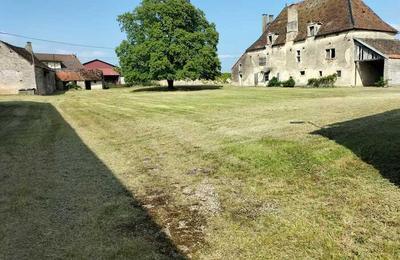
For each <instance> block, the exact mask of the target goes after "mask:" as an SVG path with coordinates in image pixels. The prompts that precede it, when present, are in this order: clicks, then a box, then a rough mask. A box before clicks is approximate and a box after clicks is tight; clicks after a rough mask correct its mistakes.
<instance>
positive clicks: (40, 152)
mask: <svg viewBox="0 0 400 260" xmlns="http://www.w3.org/2000/svg"><path fill="white" fill-rule="evenodd" d="M399 100H400V90H396V89H322V90H308V89H293V90H292V89H289V90H287V89H268V90H267V89H251V88H250V89H239V88H232V87H226V88H225V89H221V90H205V91H192V92H191V91H183V92H173V93H166V92H132V91H131V90H130V89H123V90H111V91H100V92H96V91H93V92H70V93H67V94H65V95H60V96H51V97H15V96H10V97H0V138H1V139H0V144H1V146H0V152H1V154H2V156H0V161H1V162H2V163H1V164H0V172H1V173H2V174H1V175H0V178H1V179H2V180H4V181H2V182H0V190H1V194H2V196H1V198H2V200H1V203H0V210H1V212H2V213H4V214H5V215H6V216H7V217H6V219H5V221H4V222H3V223H2V224H0V232H1V233H0V235H1V237H3V239H2V240H0V241H1V243H0V251H1V252H4V253H3V256H5V258H7V257H10V256H20V257H22V258H24V256H27V255H28V254H30V255H34V256H35V255H36V256H38V257H43V256H53V257H84V258H87V257H96V256H104V257H141V258H144V257H147V258H161V257H167V258H168V257H180V255H179V253H178V252H180V253H182V254H183V255H185V256H188V257H193V258H207V259H210V258H211V259H234V258H240V259H247V258H251V259H257V258H259V259H265V257H266V256H268V257H269V258H310V257H311V258H343V257H345V258H353V257H360V258H377V257H382V258H398V257H400V250H399V248H400V242H399V241H400V191H399V183H400V182H399V172H400V169H399V167H398V166H397V163H396V162H398V161H399V159H400V139H399V138H398V136H399V134H400V112H399V111H400V102H399ZM338 123H339V124H338ZM18 144H19V145H18ZM19 155H21V156H19ZM16 205H18V206H16ZM29 212H31V214H29ZM15 216H20V217H18V218H15ZM21 223H24V224H23V225H21ZM33 241H34V243H33ZM60 242H61V244H62V246H60ZM45 244H49V246H48V247H46V249H45V250H43V247H44V245H45ZM139 251H140V252H139Z"/></svg>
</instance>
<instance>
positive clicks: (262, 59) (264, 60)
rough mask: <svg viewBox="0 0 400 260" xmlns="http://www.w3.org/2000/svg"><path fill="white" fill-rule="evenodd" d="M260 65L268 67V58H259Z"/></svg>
mask: <svg viewBox="0 0 400 260" xmlns="http://www.w3.org/2000/svg"><path fill="white" fill-rule="evenodd" d="M258 64H259V65H260V66H265V65H267V58H266V57H259V58H258Z"/></svg>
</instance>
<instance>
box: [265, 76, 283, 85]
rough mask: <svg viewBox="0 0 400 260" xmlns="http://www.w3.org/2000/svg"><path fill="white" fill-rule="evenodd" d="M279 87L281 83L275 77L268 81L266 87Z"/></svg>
mask: <svg viewBox="0 0 400 260" xmlns="http://www.w3.org/2000/svg"><path fill="white" fill-rule="evenodd" d="M280 86H281V82H280V81H279V79H278V78H277V77H273V78H272V79H270V80H269V81H268V87H280Z"/></svg>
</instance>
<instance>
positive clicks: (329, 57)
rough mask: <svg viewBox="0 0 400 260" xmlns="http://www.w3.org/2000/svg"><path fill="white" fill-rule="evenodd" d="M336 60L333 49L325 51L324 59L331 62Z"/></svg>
mask: <svg viewBox="0 0 400 260" xmlns="http://www.w3.org/2000/svg"><path fill="white" fill-rule="evenodd" d="M335 58H336V50H335V49H326V59H327V60H333V59H335Z"/></svg>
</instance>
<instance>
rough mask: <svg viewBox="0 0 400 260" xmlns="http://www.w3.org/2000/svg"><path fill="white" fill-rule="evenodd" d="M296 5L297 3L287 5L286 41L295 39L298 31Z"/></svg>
mask: <svg viewBox="0 0 400 260" xmlns="http://www.w3.org/2000/svg"><path fill="white" fill-rule="evenodd" d="M297 7H298V6H297V4H293V5H290V6H289V7H288V24H287V36H286V40H287V41H293V40H294V39H296V37H297V34H298V32H299V13H298V10H297Z"/></svg>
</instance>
